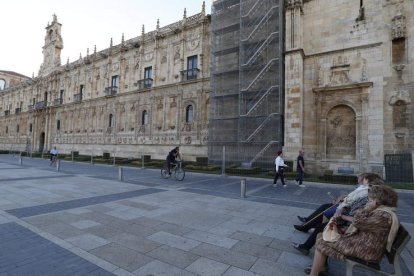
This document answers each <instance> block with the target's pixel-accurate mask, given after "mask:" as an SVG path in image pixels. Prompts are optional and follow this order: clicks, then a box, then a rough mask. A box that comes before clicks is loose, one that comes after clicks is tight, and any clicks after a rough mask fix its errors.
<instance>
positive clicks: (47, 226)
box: [0, 155, 414, 276]
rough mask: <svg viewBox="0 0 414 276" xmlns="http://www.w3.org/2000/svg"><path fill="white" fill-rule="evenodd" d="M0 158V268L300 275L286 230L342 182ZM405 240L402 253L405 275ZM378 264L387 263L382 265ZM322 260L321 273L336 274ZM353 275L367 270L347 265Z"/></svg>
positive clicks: (409, 212) (406, 215)
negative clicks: (180, 177)
mask: <svg viewBox="0 0 414 276" xmlns="http://www.w3.org/2000/svg"><path fill="white" fill-rule="evenodd" d="M19 161H20V160H19V157H18V156H13V155H0V275H42V276H43V275H142V276H158V275H177V276H181V275H183V276H186V275H223V276H245V275H246V276H248V275H263V276H270V275H305V273H304V272H303V268H304V267H306V266H307V265H309V264H310V263H311V261H312V256H313V253H312V254H311V255H310V256H304V255H301V254H300V253H299V252H298V251H296V250H295V249H293V248H292V247H291V245H290V244H291V242H292V241H294V242H303V241H304V240H305V239H306V238H307V236H308V235H307V234H305V233H302V232H298V231H296V230H294V228H293V227H292V225H293V224H298V223H299V222H298V221H297V218H296V216H297V215H301V216H304V215H307V214H309V213H310V212H311V211H312V210H313V209H315V208H316V207H317V206H319V204H321V203H326V202H329V201H330V200H331V199H330V196H329V195H328V193H330V194H332V195H333V196H338V195H341V194H346V193H348V192H349V191H351V190H352V189H353V187H351V186H343V185H333V184H320V183H306V185H307V187H306V188H299V187H298V186H297V185H296V184H294V183H293V182H292V181H291V182H288V183H287V184H288V187H287V188H286V189H283V188H282V187H280V186H279V187H276V188H274V187H272V185H271V184H272V180H271V179H253V178H247V179H246V184H247V185H246V186H247V193H246V198H240V180H241V178H240V177H229V176H218V175H211V174H200V173H188V172H187V174H186V178H185V179H184V181H182V182H180V181H176V180H173V179H162V178H161V177H160V172H159V170H155V169H148V168H145V169H142V168H123V170H122V171H123V181H119V180H118V173H119V168H118V167H115V166H109V165H92V164H88V163H76V162H75V163H73V162H66V161H62V162H61V166H60V170H59V171H57V170H56V169H55V168H53V167H50V166H49V161H48V160H42V159H35V158H33V159H30V158H23V159H22V165H20V162H19ZM398 192H399V199H400V200H399V210H398V215H399V218H400V220H401V222H402V223H403V224H404V226H405V227H406V228H407V229H408V231H409V232H410V234H411V236H414V214H413V210H414V192H413V191H398ZM413 240H414V238H413V239H412V240H411V241H410V243H409V244H408V246H407V248H406V249H405V250H404V251H403V253H402V267H403V272H404V275H413V274H414V241H413ZM382 265H384V268H385V269H386V270H388V269H390V267H389V265H388V264H387V262H385V261H383V263H382ZM344 268H345V266H344V264H343V263H342V262H339V261H334V260H333V261H330V275H345V270H344ZM355 275H375V274H372V273H367V272H362V271H356V273H355Z"/></svg>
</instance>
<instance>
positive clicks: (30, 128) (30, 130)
mask: <svg viewBox="0 0 414 276" xmlns="http://www.w3.org/2000/svg"><path fill="white" fill-rule="evenodd" d="M32 128H33V125H32V124H30V125H29V132H32Z"/></svg>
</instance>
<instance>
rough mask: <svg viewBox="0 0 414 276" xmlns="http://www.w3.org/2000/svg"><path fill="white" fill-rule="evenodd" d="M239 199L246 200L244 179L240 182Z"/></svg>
mask: <svg viewBox="0 0 414 276" xmlns="http://www.w3.org/2000/svg"><path fill="white" fill-rule="evenodd" d="M240 197H241V198H246V179H242V180H240Z"/></svg>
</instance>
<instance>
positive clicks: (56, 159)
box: [50, 155, 58, 167]
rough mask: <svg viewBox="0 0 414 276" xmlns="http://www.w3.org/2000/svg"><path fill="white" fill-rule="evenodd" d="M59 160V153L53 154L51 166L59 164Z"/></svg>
mask: <svg viewBox="0 0 414 276" xmlns="http://www.w3.org/2000/svg"><path fill="white" fill-rule="evenodd" d="M57 162H58V157H57V155H52V158H51V159H50V166H54V167H56V166H57Z"/></svg>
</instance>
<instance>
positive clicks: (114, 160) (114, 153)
mask: <svg viewBox="0 0 414 276" xmlns="http://www.w3.org/2000/svg"><path fill="white" fill-rule="evenodd" d="M115 165H116V159H115V152H114V166H115Z"/></svg>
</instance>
